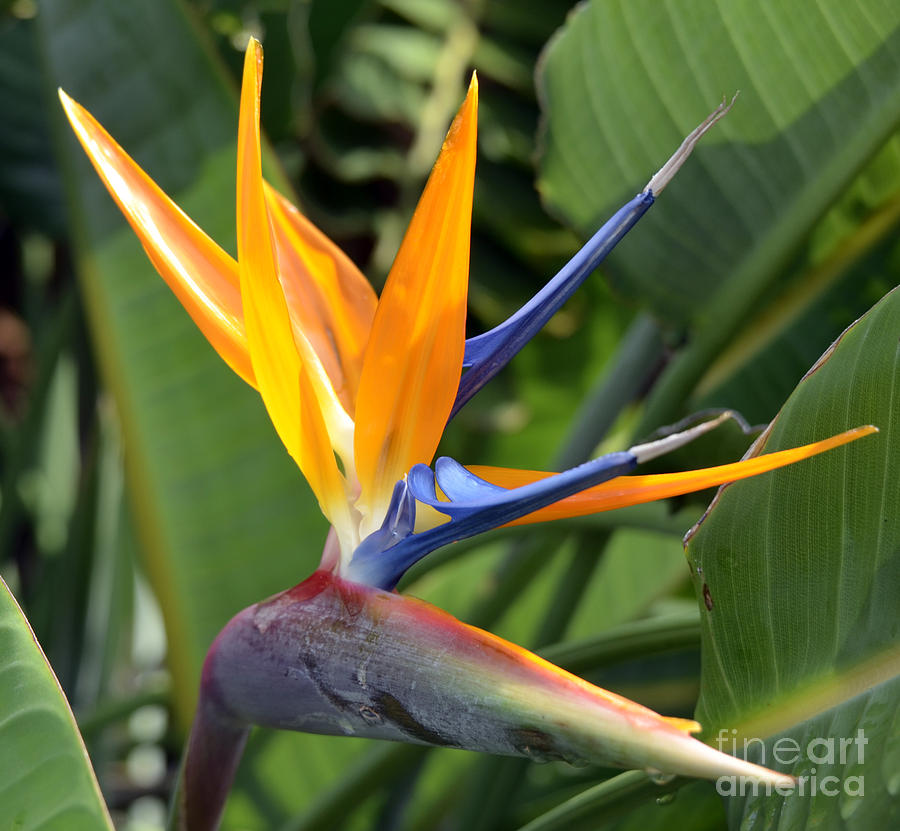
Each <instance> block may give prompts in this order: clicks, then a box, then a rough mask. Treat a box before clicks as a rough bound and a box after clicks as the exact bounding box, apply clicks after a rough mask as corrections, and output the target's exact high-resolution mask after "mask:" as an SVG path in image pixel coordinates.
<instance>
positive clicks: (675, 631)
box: [538, 611, 700, 674]
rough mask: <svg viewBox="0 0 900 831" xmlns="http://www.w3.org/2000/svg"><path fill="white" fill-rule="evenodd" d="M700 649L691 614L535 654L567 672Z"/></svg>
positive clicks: (628, 625)
mask: <svg viewBox="0 0 900 831" xmlns="http://www.w3.org/2000/svg"><path fill="white" fill-rule="evenodd" d="M699 645H700V619H699V618H698V617H697V613H696V612H695V611H691V612H685V613H679V614H672V615H661V616H659V617H652V618H648V619H646V620H637V621H633V622H631V623H623V624H622V625H620V626H616V627H614V628H613V629H608V630H607V631H605V632H603V633H601V634H600V635H596V636H595V637H593V638H589V639H586V640H581V641H576V642H571V643H559V644H553V645H552V646H548V647H545V648H544V649H541V650H538V652H539V654H540V655H541V656H542V657H544V658H546V659H547V660H548V661H551V662H552V663H554V664H557V665H558V666H561V667H563V668H564V669H567V670H568V671H569V672H574V673H576V674H580V673H583V672H587V671H588V670H595V669H598V668H600V667H605V666H608V665H609V664H614V663H616V662H617V661H622V660H625V659H631V658H641V657H644V656H647V655H656V654H659V653H661V652H669V651H675V650H678V649H685V648H688V647H698V646H699Z"/></svg>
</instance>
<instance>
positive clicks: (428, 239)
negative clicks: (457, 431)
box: [354, 77, 478, 530]
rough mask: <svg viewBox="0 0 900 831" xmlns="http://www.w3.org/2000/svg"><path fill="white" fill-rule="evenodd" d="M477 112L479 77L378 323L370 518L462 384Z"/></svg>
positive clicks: (370, 409) (367, 434) (369, 444)
mask: <svg viewBox="0 0 900 831" xmlns="http://www.w3.org/2000/svg"><path fill="white" fill-rule="evenodd" d="M477 114H478V86H477V83H476V81H475V78H474V77H473V79H472V84H471V85H470V87H469V93H468V95H467V96H466V99H465V101H464V102H463V104H462V106H461V107H460V109H459V112H458V113H457V115H456V118H455V119H454V121H453V124H452V125H451V127H450V130H449V132H448V133H447V138H446V139H445V141H444V146H443V148H442V149H441V153H440V156H438V160H437V161H436V162H435V165H434V168H433V169H432V171H431V176H430V177H429V179H428V184H427V185H426V186H425V191H424V193H423V194H422V197H421V199H420V200H419V204H418V206H417V207H416V210H415V213H414V215H413V218H412V221H411V222H410V225H409V228H408V230H407V232H406V236H405V237H404V238H403V243H402V244H401V246H400V251H399V252H398V253H397V258H396V259H395V260H394V264H393V266H392V267H391V272H390V274H389V275H388V279H387V283H386V284H385V287H384V291H383V292H382V295H381V300H380V302H379V304H378V310H377V312H376V314H375V321H374V323H373V325H372V334H371V337H370V338H369V344H368V347H367V349H366V354H365V358H364V361H363V371H362V378H361V379H360V386H359V396H358V400H357V405H356V419H355V420H356V435H355V444H354V448H355V457H356V468H357V473H358V475H359V481H360V484H361V486H362V494H361V496H360V505H361V507H362V509H363V511H364V513H366V514H367V515H368V516H372V517H374V516H381V515H383V512H384V509H386V508H387V503H388V501H389V500H390V495H391V491H392V489H393V486H394V483H395V482H396V481H397V480H399V479H401V478H402V477H403V476H404V475H405V474H406V471H407V470H409V468H410V467H411V466H412V465H414V464H416V463H418V462H422V463H428V462H430V461H431V459H432V457H433V456H434V452H435V450H436V449H437V446H438V442H439V441H440V438H441V434H442V433H443V431H444V427H445V426H446V424H447V419H448V418H449V416H450V411H451V408H452V407H453V401H454V400H455V398H456V391H457V389H458V387H459V379H460V375H461V373H462V362H463V352H464V350H465V325H466V294H467V288H468V279H469V246H470V237H471V230H472V194H473V188H474V179H475V154H476V132H477ZM370 530H371V529H370Z"/></svg>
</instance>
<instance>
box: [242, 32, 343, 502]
mask: <svg viewBox="0 0 900 831" xmlns="http://www.w3.org/2000/svg"><path fill="white" fill-rule="evenodd" d="M261 82H262V48H261V47H260V45H259V42H258V41H256V40H255V39H251V40H250V43H249V45H248V46H247V53H246V56H245V59H244V79H243V84H242V86H241V110H240V123H239V125H238V169H237V243H238V264H239V269H238V270H239V273H240V280H241V299H242V301H243V307H244V325H245V328H246V331H247V344H248V346H249V348H250V357H251V360H252V362H253V371H254V373H255V375H256V380H257V384H258V388H259V392H260V394H261V395H262V398H263V402H264V403H265V405H266V409H267V410H268V411H269V416H270V418H271V419H272V423H273V424H274V425H275V430H276V431H277V432H278V435H279V436H280V438H281V440H282V441H283V442H284V445H285V447H286V448H287V450H288V452H289V453H290V454H291V456H292V457H293V458H294V460H295V461H296V462H297V464H298V465H299V466H300V469H301V470H302V471H303V474H304V476H306V479H307V481H308V482H309V484H310V486H311V487H312V489H313V491H314V492H315V493H316V495H317V497H319V499H320V501H322V502H323V504H330V503H331V501H332V497H333V495H334V494H333V493H332V491H333V482H334V481H336V480H335V477H340V472H339V471H338V468H337V462H336V460H335V458H334V452H333V450H332V441H331V440H330V439H329V434H328V432H327V431H323V430H319V429H304V426H305V425H304V422H303V421H302V420H301V419H302V415H301V414H302V410H303V408H304V407H306V408H307V413H306V422H307V424H309V425H313V427H314V428H315V426H316V425H318V424H319V423H320V421H321V422H322V423H327V418H326V419H324V421H322V419H323V413H322V412H321V410H320V405H321V396H320V395H319V394H318V392H319V390H318V389H316V392H315V394H314V395H313V396H312V397H310V396H309V395H306V394H305V390H306V386H305V385H306V382H307V381H308V380H310V379H307V376H306V372H309V374H310V377H311V379H312V383H311V384H310V386H312V385H314V384H316V383H317V381H320V379H316V377H315V372H316V369H317V367H314V366H311V365H308V364H309V363H310V361H309V360H308V359H309V358H310V356H309V355H308V354H304V352H308V351H309V350H308V344H305V346H306V347H307V349H306V350H304V349H303V348H302V347H300V346H299V344H298V343H297V342H296V341H295V337H294V331H293V327H292V325H291V318H290V315H289V313H288V307H287V304H286V302H285V299H284V294H283V293H282V290H281V284H280V283H279V281H278V272H277V270H276V267H275V247H274V242H273V239H272V229H271V225H270V222H269V214H268V210H267V208H266V200H265V195H264V192H263V180H262V169H261V151H260V137H259V95H260V87H261ZM300 338H301V340H302V334H301V335H300ZM311 359H312V361H315V356H314V355H313V356H311ZM305 363H306V364H307V365H306V366H304V364H305ZM304 379H306V380H304ZM326 383H327V380H326ZM316 411H318V412H316ZM332 468H333V470H332Z"/></svg>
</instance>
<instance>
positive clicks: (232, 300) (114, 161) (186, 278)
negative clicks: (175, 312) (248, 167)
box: [59, 90, 256, 386]
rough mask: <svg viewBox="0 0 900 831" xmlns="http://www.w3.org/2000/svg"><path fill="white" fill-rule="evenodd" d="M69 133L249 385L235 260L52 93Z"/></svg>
mask: <svg viewBox="0 0 900 831" xmlns="http://www.w3.org/2000/svg"><path fill="white" fill-rule="evenodd" d="M59 98H60V101H62V105H63V108H64V109H65V112H66V115H67V116H68V119H69V123H70V124H71V125H72V129H73V130H74V131H75V135H76V136H77V137H78V140H79V141H80V142H81V145H82V147H83V148H84V150H85V152H86V153H87V155H88V158H90V160H91V162H92V163H93V165H94V168H95V169H96V170H97V173H98V174H99V175H100V178H101V179H102V180H103V183H104V184H105V185H106V187H107V189H108V190H109V192H110V194H111V195H112V197H113V199H114V200H115V201H116V204H118V206H119V208H120V210H121V211H122V213H123V214H125V218H126V219H127V220H128V222H129V223H130V225H131V227H132V228H133V229H134V231H135V233H136V234H137V236H138V238H139V239H140V241H141V244H142V245H143V246H144V250H145V251H146V252H147V255H148V256H149V257H150V260H151V262H152V263H153V265H154V266H155V267H156V270H157V271H158V272H159V273H160V275H161V276H162V278H163V279H164V280H165V281H166V283H168V285H169V288H171V289H172V291H173V292H174V293H175V296H176V297H177V298H178V299H179V300H180V301H181V304H182V305H183V306H184V308H185V309H186V310H187V312H188V314H189V315H190V316H191V318H192V319H193V320H194V322H195V323H196V324H197V326H198V327H199V328H200V331H201V332H203V334H204V335H206V337H207V339H208V340H209V342H210V343H211V344H212V346H213V348H214V349H215V350H216V352H218V353H219V355H220V356H221V357H222V359H223V360H224V361H225V363H227V364H228V366H230V367H231V368H232V369H233V370H234V371H235V372H236V373H237V374H238V375H240V376H241V378H243V379H244V380H245V381H246V382H247V383H248V384H251V385H253V386H255V384H256V382H255V378H254V374H253V368H252V366H251V363H250V354H249V352H248V350H247V339H246V335H245V333H244V324H243V315H242V311H241V296H240V289H239V279H238V267H237V263H236V262H235V261H234V260H233V259H232V258H231V257H230V256H229V255H228V254H227V253H226V252H225V251H223V250H222V249H221V248H220V247H219V246H218V245H216V243H215V242H213V241H212V240H211V239H210V238H209V237H208V236H207V235H206V234H205V233H203V231H201V230H200V228H198V227H197V225H196V224H195V223H194V222H193V221H192V220H191V219H190V217H188V216H187V215H186V214H185V213H184V211H182V210H181V208H179V207H178V205H176V204H175V203H174V202H173V201H172V200H171V199H169V197H168V196H166V194H165V193H163V191H162V190H161V189H160V187H159V186H158V185H157V184H156V183H155V182H154V181H153V180H152V179H151V178H150V177H149V176H148V175H147V174H146V173H144V171H143V170H141V168H140V167H138V165H137V164H136V163H135V162H134V160H133V159H132V158H131V157H130V156H129V155H128V154H127V153H126V152H125V151H124V150H123V149H122V148H121V147H120V146H119V145H118V144H117V143H116V142H115V140H114V139H113V138H112V136H110V135H109V133H107V132H106V130H105V129H104V128H103V127H102V126H101V125H100V123H99V122H98V121H97V120H96V119H95V118H94V117H93V116H92V115H91V114H90V113H89V112H88V111H87V110H86V109H84V107H82V106H81V105H80V104H78V103H77V102H76V101H74V100H73V99H71V98H69V96H68V95H66V94H65V93H64V92H63V91H62V90H59Z"/></svg>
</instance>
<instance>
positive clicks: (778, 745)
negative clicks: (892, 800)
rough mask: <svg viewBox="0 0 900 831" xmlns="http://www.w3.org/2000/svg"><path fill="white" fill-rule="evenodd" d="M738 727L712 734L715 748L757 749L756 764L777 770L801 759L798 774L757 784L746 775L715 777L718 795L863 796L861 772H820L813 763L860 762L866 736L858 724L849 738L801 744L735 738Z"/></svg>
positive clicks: (740, 751) (739, 752) (738, 751)
mask: <svg viewBox="0 0 900 831" xmlns="http://www.w3.org/2000/svg"><path fill="white" fill-rule="evenodd" d="M737 733H738V731H737V730H735V729H731V730H728V729H726V728H723V729H722V730H720V731H719V734H718V736H716V740H715V741H716V744H717V745H718V748H719V750H722V751H724V752H725V753H730V754H731V755H732V756H742V757H743V758H744V759H746V758H747V757H748V753H749V751H751V750H754V749H758V751H759V758H757V759H754V761H755V762H756V763H757V764H760V765H764V766H765V767H776V768H778V769H779V770H785V769H786V768H791V767H793V766H795V765H797V764H798V763H800V762H803V761H805V762H806V763H807V765H808V767H807V765H804V770H803V772H802V774H800V775H799V776H797V782H796V784H795V785H771V784H760V783H759V782H757V781H756V780H754V779H751V778H750V777H746V776H720V777H719V778H718V779H717V780H716V790H717V791H718V792H719V794H721V795H722V796H756V795H757V794H759V793H763V794H765V795H766V796H771V795H772V794H773V793H777V794H779V795H780V796H790V795H792V794H796V795H797V796H815V795H817V794H822V795H824V796H839V795H841V794H846V795H847V796H865V778H864V777H863V776H847V777H844V778H843V779H841V778H840V777H838V776H834V775H832V774H828V775H820V774H818V773H817V768H816V765H819V766H822V765H825V766H827V767H829V768H830V767H832V766H834V765H840V766H842V767H843V766H845V765H847V764H852V765H853V766H854V767H855V766H856V765H862V764H863V763H864V762H865V760H866V759H865V757H866V745H867V744H868V743H869V740H868V739H867V738H866V734H865V731H864V730H863V729H862V728H860V729H859V730H858V731H857V733H856V736H854V737H853V738H845V737H840V738H838V737H835V736H828V737H824V736H819V737H817V738H814V739H810V740H809V741H808V742H807V743H806V745H805V746H804V745H802V744H801V743H800V742H798V741H797V740H796V739H792V738H788V737H782V738H780V739H777V740H776V741H775V742H774V743H773V744H772V746H771V748H769V747H767V746H766V744H765V743H764V742H763V740H762V739H757V738H742V739H740V740H739V739H738V736H737Z"/></svg>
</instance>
